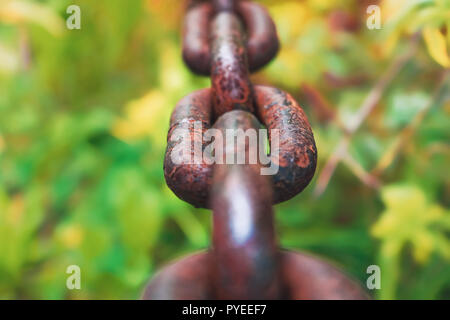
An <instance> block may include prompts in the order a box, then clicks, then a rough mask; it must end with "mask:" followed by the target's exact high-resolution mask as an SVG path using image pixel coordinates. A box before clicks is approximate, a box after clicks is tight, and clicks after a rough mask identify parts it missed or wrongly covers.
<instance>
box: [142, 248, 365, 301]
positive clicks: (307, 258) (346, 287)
mask: <svg viewBox="0 0 450 320" xmlns="http://www.w3.org/2000/svg"><path fill="white" fill-rule="evenodd" d="M214 258H215V257H214V255H213V254H212V253H211V252H209V251H208V252H202V253H196V254H193V255H190V256H188V257H186V258H184V259H181V260H179V261H177V262H174V263H172V264H169V265H168V266H167V267H166V268H164V269H163V270H161V271H160V272H158V273H157V274H156V275H155V277H154V278H153V279H152V281H151V283H150V284H149V285H148V286H147V287H146V288H145V291H144V293H143V295H142V299H152V300H160V299H164V300H211V299H219V296H218V295H217V294H216V293H215V291H214V288H213V286H212V285H211V284H212V280H213V278H214V276H213V274H212V273H211V271H210V270H211V267H212V266H213V264H214ZM279 264H280V270H281V273H280V275H281V278H280V285H281V287H282V288H283V291H282V293H281V295H280V296H278V297H277V299H290V300H365V299H369V298H370V297H369V295H368V294H367V293H366V292H365V291H364V290H363V289H362V288H361V286H360V285H359V284H358V283H357V282H356V280H354V279H352V278H350V277H349V276H347V275H346V274H345V273H343V272H342V271H341V270H339V269H338V268H336V267H335V266H333V264H331V263H330V262H328V261H325V260H323V259H320V258H317V257H314V256H311V255H307V254H303V253H298V252H293V251H286V250H282V251H280V256H279ZM233 298H236V299H237V297H233ZM244 299H248V298H244Z"/></svg>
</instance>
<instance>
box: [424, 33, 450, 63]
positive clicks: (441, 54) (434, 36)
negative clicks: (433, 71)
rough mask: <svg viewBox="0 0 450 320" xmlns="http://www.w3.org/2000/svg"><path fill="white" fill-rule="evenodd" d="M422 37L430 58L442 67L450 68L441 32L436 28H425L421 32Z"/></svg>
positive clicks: (449, 60) (449, 59)
mask: <svg viewBox="0 0 450 320" xmlns="http://www.w3.org/2000/svg"><path fill="white" fill-rule="evenodd" d="M423 37H424V39H425V43H426V45H427V49H428V52H429V53H430V55H431V57H433V59H434V60H435V61H436V62H437V63H439V64H440V65H442V66H443V67H445V68H448V67H450V57H449V55H448V52H447V45H446V41H445V36H444V35H443V34H442V33H441V31H440V30H439V29H438V28H432V27H426V28H425V29H424V30H423Z"/></svg>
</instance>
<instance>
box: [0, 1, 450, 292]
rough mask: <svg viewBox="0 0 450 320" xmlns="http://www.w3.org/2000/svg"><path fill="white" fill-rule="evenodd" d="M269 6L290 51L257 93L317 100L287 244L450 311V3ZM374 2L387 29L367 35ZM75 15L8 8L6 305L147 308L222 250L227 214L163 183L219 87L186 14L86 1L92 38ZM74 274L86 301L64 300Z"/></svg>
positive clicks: (282, 219)
mask: <svg viewBox="0 0 450 320" xmlns="http://www.w3.org/2000/svg"><path fill="white" fill-rule="evenodd" d="M262 2H263V3H264V4H266V5H267V6H268V8H269V10H270V12H271V14H272V15H273V17H274V19H275V22H276V24H277V26H278V31H279V34H280V38H281V42H282V46H283V48H282V50H281V52H280V54H279V55H278V57H277V59H276V60H274V61H273V62H272V63H271V64H270V65H269V66H268V67H267V68H266V69H264V70H263V71H262V72H260V73H258V74H255V75H254V76H253V81H254V82H255V83H261V84H269V85H273V86H277V87H280V88H283V89H285V90H288V91H289V92H291V93H292V94H293V95H294V96H295V97H296V98H297V99H298V100H299V101H300V103H301V104H302V105H303V107H304V109H305V111H306V112H307V113H308V115H309V117H310V122H311V124H312V127H313V130H314V133H315V136H316V142H317V147H318V150H319V166H318V170H317V174H316V178H315V180H313V182H312V183H311V185H310V187H308V188H307V189H306V190H305V191H304V192H303V193H302V194H301V195H299V196H297V197H296V198H295V199H293V200H291V201H289V202H287V203H284V204H281V205H278V206H277V207H276V211H277V214H276V222H277V232H278V235H279V237H280V241H281V244H282V245H283V246H284V247H287V248H291V249H301V250H307V251H310V252H313V253H315V254H318V255H320V256H323V257H326V258H328V259H329V260H331V261H334V262H335V263H336V264H337V265H338V266H340V267H341V268H343V269H344V270H346V271H347V272H348V273H349V274H351V275H353V276H354V277H356V278H358V279H359V280H360V281H361V282H362V283H363V284H365V282H366V279H367V277H368V274H366V269H367V267H368V266H369V265H372V264H378V265H380V266H381V272H382V275H381V276H382V288H381V290H377V291H376V292H372V293H373V294H374V296H375V297H377V298H386V299H389V298H401V299H422V298H424V299H436V298H441V299H442V298H447V299H449V298H450V263H449V261H450V240H449V234H450V214H449V210H448V206H449V199H450V197H449V195H450V185H449V182H450V179H449V178H450V174H449V170H448V168H449V153H450V148H449V144H448V143H449V141H450V129H449V128H450V117H449V114H450V90H449V89H450V83H449V80H448V78H449V77H448V76H447V78H443V75H444V76H445V74H444V72H445V68H448V67H449V66H450V65H448V64H447V63H449V64H450V62H449V61H450V60H448V59H449V58H448V52H449V50H448V49H449V47H450V24H449V23H448V21H450V19H449V18H448V17H449V16H450V1H447V0H428V1H423V0H422V1H407V2H406V1H403V0H402V1H394V0H390V1H381V3H380V1H379V2H377V1H357V0H353V1H351V0H346V1H331V0H320V1H317V0H316V1H313V0H308V1H307V0H304V1H287V0H278V1H269V0H267V1H262ZM374 2H375V3H379V4H380V5H381V9H382V11H381V12H382V18H383V28H382V29H381V30H369V29H367V28H366V27H365V23H366V19H367V17H368V15H367V13H366V8H367V6H368V5H369V4H373V3H374ZM72 3H73V2H72V1H68V0H46V1H45V0H41V1H37V0H36V1H26V0H0V92H1V94H0V298H3V299H11V298H19V299H24V298H31V299H136V298H138V297H139V295H140V292H141V290H142V288H143V286H144V285H145V283H146V281H147V280H148V279H149V278H150V277H151V276H152V274H153V273H154V272H155V271H156V270H157V269H158V268H161V267H162V266H163V265H164V264H165V263H167V262H168V261H170V260H172V259H175V258H177V257H180V256H182V255H184V254H187V253H192V252H193V251H196V250H199V249H204V248H207V247H208V245H209V241H210V240H209V239H210V213H209V212H208V211H206V210H197V209H194V208H193V207H191V206H190V205H188V204H186V203H184V202H182V201H180V200H179V199H177V198H176V197H175V196H174V195H173V194H172V193H171V191H170V190H168V188H167V187H166V185H165V182H164V177H163V171H162V161H163V155H164V151H165V143H166V134H167V129H168V120H169V116H170V113H171V110H172V108H173V106H174V105H175V103H176V102H177V101H178V100H179V99H181V98H182V97H183V96H184V95H186V94H187V93H190V92H192V91H194V90H196V89H199V88H202V87H207V86H209V79H207V78H202V77H197V76H194V75H192V73H191V72H190V71H189V70H188V69H187V68H186V67H185V66H184V64H183V63H182V61H181V49H180V24H181V21H182V15H183V8H182V6H181V3H180V1H175V0H135V1H122V0H108V1H106V0H103V1H89V0H78V1H75V3H76V4H78V5H79V6H80V7H81V12H82V16H81V17H82V22H81V26H82V28H81V30H72V31H69V30H67V29H66V27H65V19H66V18H67V17H68V14H67V13H66V8H67V6H68V5H70V4H72ZM414 35H416V36H417V35H419V37H420V40H419V43H418V49H417V52H416V53H415V54H414V55H413V57H412V58H411V59H410V60H409V61H408V62H407V64H406V65H405V67H404V68H402V69H401V70H400V71H399V73H398V74H397V75H396V76H395V78H394V79H393V80H392V82H391V83H389V85H388V87H387V89H386V90H385V91H384V92H383V96H382V98H381V100H380V102H379V103H378V104H377V106H376V108H375V110H374V111H373V112H372V113H371V114H370V115H369V116H368V117H367V119H366V120H365V121H364V122H363V125H362V126H361V128H360V130H358V131H357V132H356V133H355V134H354V136H353V137H352V140H351V142H350V147H349V154H350V155H351V157H352V158H353V159H355V161H356V163H357V164H358V165H357V166H356V167H355V164H353V165H352V164H351V163H350V164H349V163H347V162H346V163H339V164H338V166H337V169H336V172H335V173H334V175H333V176H332V178H331V180H330V182H329V183H328V184H327V186H326V189H325V191H324V193H323V194H322V195H321V196H320V197H319V198H317V197H316V196H314V194H313V190H314V187H315V185H316V180H317V176H318V175H319V174H320V173H321V172H322V169H323V167H324V165H325V163H326V162H327V158H328V157H329V156H330V155H331V154H332V152H333V151H334V149H335V146H336V144H337V143H338V141H339V140H340V139H341V138H342V137H343V136H344V133H343V130H342V124H348V123H350V122H351V121H353V117H354V115H355V113H356V112H357V110H358V109H359V108H360V106H361V103H362V101H363V100H364V98H365V97H366V96H367V94H368V93H369V92H370V90H371V89H372V88H373V86H374V84H375V83H376V82H377V81H378V79H379V78H380V77H381V76H382V75H383V73H384V72H385V70H386V69H388V68H389V66H390V65H391V63H392V61H394V60H395V59H396V57H397V56H399V55H401V54H403V53H404V52H405V50H409V49H408V48H409V44H410V42H411V37H414ZM447 75H448V72H447ZM439 79H444V80H443V82H442V83H441V86H440V87H439V83H440V80H439ZM439 88H440V90H437V89H439ZM308 92H309V94H308ZM311 92H313V93H314V95H313V96H315V97H316V98H315V99H311ZM434 93H436V94H434ZM317 97H319V98H317ZM325 111H326V112H325ZM324 112H325V113H327V112H328V113H331V114H335V116H333V117H331V120H330V117H328V118H327V117H325V118H324V116H323V115H324ZM324 119H328V121H326V120H324ZM405 133H406V137H407V139H406V140H405V141H401V143H400V144H398V139H399V137H402V136H404V135H405ZM408 134H409V135H408ZM396 145H399V148H394V149H391V147H392V146H396ZM389 150H394V151H393V152H389ZM374 169H375V170H374ZM358 172H359V173H361V172H363V173H365V174H366V175H374V176H376V178H377V179H379V181H380V183H381V186H378V185H377V186H373V185H372V186H370V185H369V186H368V185H367V183H366V184H364V183H363V181H362V180H361V175H358V174H356V175H355V173H358ZM71 264H76V265H79V266H80V267H81V272H82V284H81V285H82V289H81V290H67V288H66V286H65V284H66V278H67V276H68V275H67V274H66V272H65V271H66V268H67V266H69V265H71Z"/></svg>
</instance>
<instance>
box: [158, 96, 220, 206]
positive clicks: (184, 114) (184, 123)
mask: <svg viewBox="0 0 450 320" xmlns="http://www.w3.org/2000/svg"><path fill="white" fill-rule="evenodd" d="M211 118H212V108H211V90H210V89H203V90H199V91H196V92H194V93H191V94H190V95H188V96H186V97H185V98H183V99H182V100H181V101H180V102H178V104H177V105H176V107H175V109H174V111H173V113H172V116H171V119H170V127H169V133H168V135H167V149H166V156H165V158H164V177H165V179H166V183H167V185H168V186H169V188H170V189H171V190H172V191H173V192H174V193H175V194H176V195H177V196H178V197H179V198H180V199H182V200H184V201H186V202H189V203H191V204H192V205H194V206H196V207H203V208H206V207H208V203H207V201H208V198H209V187H210V186H211V182H212V166H211V165H209V164H206V163H205V162H204V161H203V159H195V156H196V155H195V152H196V149H197V152H198V151H200V152H202V151H203V149H204V144H205V142H204V140H203V135H204V134H205V132H206V130H208V129H209V128H210V127H211ZM196 123H197V124H200V125H201V126H200V128H197V127H196ZM186 133H187V134H188V136H185V134H186ZM183 142H188V143H190V144H189V145H188V146H185V145H183ZM185 147H187V148H189V149H190V152H188V154H187V155H188V156H189V159H182V160H186V161H180V162H181V163H178V162H176V161H175V162H174V161H173V160H174V159H173V157H174V156H178V157H183V154H182V153H183V152H185V149H184V148H185ZM197 156H198V154H197Z"/></svg>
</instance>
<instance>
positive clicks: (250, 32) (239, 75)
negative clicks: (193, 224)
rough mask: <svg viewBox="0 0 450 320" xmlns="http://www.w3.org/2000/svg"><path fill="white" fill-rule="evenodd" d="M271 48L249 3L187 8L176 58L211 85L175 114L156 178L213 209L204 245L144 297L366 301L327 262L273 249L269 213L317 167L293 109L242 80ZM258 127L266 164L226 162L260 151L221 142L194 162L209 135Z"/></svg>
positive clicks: (274, 42)
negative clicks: (263, 135)
mask: <svg viewBox="0 0 450 320" xmlns="http://www.w3.org/2000/svg"><path fill="white" fill-rule="evenodd" d="M278 48H279V43H278V37H277V33H276V28H275V24H274V23H273V21H272V19H271V18H270V16H269V14H268V12H267V11H266V10H265V9H264V8H263V7H262V6H260V5H258V4H256V3H254V2H250V1H233V0H213V1H193V2H192V3H191V4H190V5H189V6H188V11H187V14H186V17H185V22H184V31H183V58H184V60H185V62H186V64H187V65H188V67H189V68H190V69H191V70H192V71H193V72H195V73H198V74H202V75H210V77H211V85H212V87H211V89H202V90H199V91H196V92H194V93H192V94H190V95H188V96H187V97H185V98H183V99H182V100H181V101H180V102H179V103H178V104H177V106H176V107H175V109H174V111H173V114H172V117H171V121H170V128H169V133H168V138H167V140H168V146H167V150H166V156H165V161H164V173H165V178H166V182H167V184H168V186H169V187H170V188H171V190H172V191H173V192H174V193H175V194H176V195H177V196H178V197H179V198H180V199H182V200H184V201H187V202H189V203H191V204H192V205H194V206H196V207H203V208H210V209H212V212H213V218H212V220H213V231H212V233H213V234H212V247H211V249H209V250H207V251H205V252H201V253H197V254H194V255H191V256H188V257H186V258H184V259H182V260H179V261H176V262H174V263H172V264H170V265H169V266H167V267H166V268H164V269H162V270H161V271H160V272H159V273H158V274H157V275H156V276H155V277H154V278H153V279H152V281H151V282H150V283H149V285H148V286H147V287H146V289H145V292H144V295H143V299H365V298H367V295H366V293H365V292H364V291H363V290H362V289H361V288H360V287H359V286H358V285H357V283H356V282H354V281H353V280H351V279H349V278H348V277H347V276H346V275H344V274H343V273H342V272H341V271H339V270H337V269H336V268H334V267H333V266H331V265H329V264H328V263H326V262H324V261H322V260H320V259H318V258H315V257H312V256H309V255H305V254H301V253H297V252H291V251H286V250H282V249H280V248H279V247H278V244H277V240H276V236H275V229H274V217H273V214H274V210H273V208H272V205H273V204H276V203H279V202H282V201H286V200H288V199H290V198H292V197H293V196H295V195H297V194H298V193H300V192H301V191H302V190H303V189H304V188H305V187H306V186H307V185H308V183H309V182H310V181H311V179H312V177H313V175H314V171H315V168H316V161H317V150H316V146H315V142H314V136H313V133H312V130H311V127H310V125H309V122H308V120H307V118H306V115H305V113H304V112H303V110H302V109H301V108H300V106H299V105H298V103H297V102H296V101H295V100H294V99H293V98H292V97H291V96H290V95H289V94H288V93H286V92H284V91H282V90H280V89H276V88H271V87H264V86H253V85H252V83H251V81H250V72H252V71H255V70H258V69H259V68H261V67H263V66H264V65H265V64H266V63H268V62H269V61H270V60H271V59H272V58H273V57H274V56H275V55H276V53H277V51H278ZM263 126H264V127H265V128H267V129H268V138H269V143H270V149H271V151H272V150H275V149H277V150H278V151H279V152H277V153H275V152H271V154H270V163H269V164H262V163H261V161H260V160H259V159H258V161H257V162H256V163H250V162H249V161H246V162H245V163H239V162H236V161H234V162H231V163H230V162H229V161H227V160H228V159H230V158H231V159H236V158H237V157H238V156H239V155H241V154H244V155H246V157H249V156H248V155H250V154H260V153H261V152H263V151H262V150H260V149H261V148H263V146H261V145H260V144H254V143H253V144H252V143H251V142H250V139H248V140H245V139H244V140H245V141H243V142H241V143H237V144H235V143H234V139H232V141H231V142H230V140H229V139H226V140H225V141H223V145H222V148H221V149H222V150H225V151H224V152H223V153H222V154H221V155H220V156H218V155H217V154H215V155H212V154H210V155H209V156H207V157H206V158H205V157H201V158H196V157H198V152H200V153H201V154H202V153H203V154H204V151H205V150H206V149H207V147H208V142H209V140H208V139H205V138H204V137H205V135H206V133H207V131H208V130H209V129H211V128H212V129H215V130H217V131H218V132H219V133H220V134H221V135H222V136H227V133H228V132H229V131H230V130H231V132H236V131H237V130H241V131H243V132H246V131H247V130H248V129H252V130H258V129H260V128H261V127H263ZM180 132H183V134H184V136H183V134H182V135H180ZM186 136H187V137H186ZM183 139H186V140H187V141H189V142H188V144H187V145H186V144H185V145H183V144H181V142H180V141H181V140H183ZM180 146H183V147H184V148H187V149H188V150H189V151H188V152H187V153H184V156H187V157H188V158H189V159H191V160H192V159H194V160H197V161H184V162H179V161H174V154H175V156H176V155H177V154H178V153H180ZM181 151H185V150H181ZM175 158H176V157H175ZM218 160H219V161H218ZM246 160H248V159H246ZM271 165H276V166H277V168H278V170H277V171H276V172H275V173H274V174H272V175H262V174H261V169H263V168H268V167H270V166H271Z"/></svg>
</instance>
